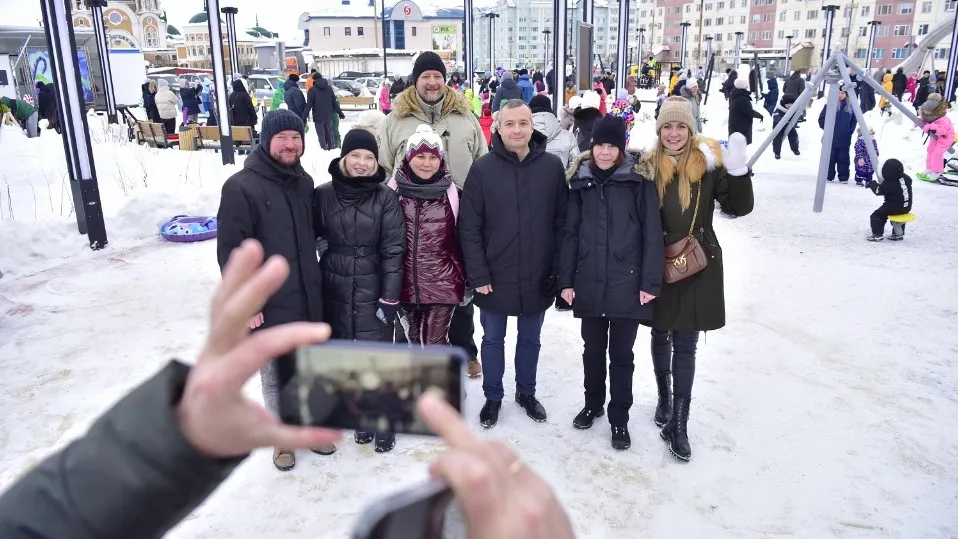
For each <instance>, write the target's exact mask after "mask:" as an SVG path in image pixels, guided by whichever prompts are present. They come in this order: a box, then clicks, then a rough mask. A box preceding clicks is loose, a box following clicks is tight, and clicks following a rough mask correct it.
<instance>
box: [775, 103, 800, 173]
mask: <svg viewBox="0 0 958 539" xmlns="http://www.w3.org/2000/svg"><path fill="white" fill-rule="evenodd" d="M794 103H795V96H793V95H791V94H785V95H784V96H783V97H782V101H781V103H779V105H778V106H777V107H775V112H774V113H773V114H772V129H775V127H776V126H777V125H778V123H779V122H781V121H782V118H784V117H785V114H786V113H787V112H788V109H790V108H792V105H793V104H794ZM785 131H788V133H786V132H785ZM786 136H787V137H788V146H789V148H791V149H792V153H793V154H795V155H802V154H801V152H799V151H798V124H797V123H796V124H795V128H794V129H791V130H789V129H784V130H782V132H780V133H779V134H778V135H776V136H775V138H774V139H773V140H772V151H773V152H775V159H781V158H782V142H783V141H784V139H785V137H786Z"/></svg>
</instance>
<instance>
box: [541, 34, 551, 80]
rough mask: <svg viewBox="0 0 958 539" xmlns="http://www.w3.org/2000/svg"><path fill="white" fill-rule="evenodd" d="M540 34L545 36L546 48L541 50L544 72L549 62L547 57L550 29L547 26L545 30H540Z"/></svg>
mask: <svg viewBox="0 0 958 539" xmlns="http://www.w3.org/2000/svg"><path fill="white" fill-rule="evenodd" d="M542 34H543V35H545V36H546V48H545V50H544V51H543V52H542V71H543V73H545V70H546V68H547V67H549V66H548V63H549V62H548V58H549V36H550V35H552V30H549V29H548V28H546V29H545V30H543V31H542Z"/></svg>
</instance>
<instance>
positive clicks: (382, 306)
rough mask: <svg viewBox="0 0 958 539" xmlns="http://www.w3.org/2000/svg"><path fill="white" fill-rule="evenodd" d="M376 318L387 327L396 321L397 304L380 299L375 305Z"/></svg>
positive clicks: (396, 302)
mask: <svg viewBox="0 0 958 539" xmlns="http://www.w3.org/2000/svg"><path fill="white" fill-rule="evenodd" d="M377 306H378V307H379V308H378V309H376V318H378V319H379V321H380V322H382V323H383V324H386V325H389V324H392V323H393V321H395V320H396V313H398V312H399V302H398V301H392V300H388V299H380V300H379V302H378V303H377Z"/></svg>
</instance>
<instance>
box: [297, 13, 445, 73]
mask: <svg viewBox="0 0 958 539" xmlns="http://www.w3.org/2000/svg"><path fill="white" fill-rule="evenodd" d="M323 3H324V4H327V3H328V4H329V5H324V7H322V8H320V9H318V10H316V11H310V12H307V13H303V14H302V15H301V16H300V18H299V28H300V29H301V30H302V31H303V34H304V35H303V37H304V39H303V45H304V46H305V47H307V48H308V49H309V50H311V51H313V52H316V53H323V52H329V53H332V52H337V51H343V50H349V49H380V48H382V47H383V43H384V41H385V46H386V48H388V49H398V50H422V51H425V50H431V51H436V52H437V53H438V54H439V55H440V56H441V57H443V59H444V60H446V62H447V63H448V64H450V65H453V64H456V63H459V62H461V60H462V57H461V55H462V53H463V11H462V9H461V8H459V9H456V8H441V7H434V6H430V5H428V4H426V3H425V2H415V1H412V0H401V1H400V2H397V3H395V4H394V5H393V6H392V7H387V8H386V10H385V13H382V10H380V9H378V8H377V7H376V6H377V4H378V2H376V1H374V0H324V2H323ZM384 20H385V29H384V28H383V21H384Z"/></svg>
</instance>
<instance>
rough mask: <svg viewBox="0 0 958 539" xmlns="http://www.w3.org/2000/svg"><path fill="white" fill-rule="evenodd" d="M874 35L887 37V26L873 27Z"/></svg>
mask: <svg viewBox="0 0 958 539" xmlns="http://www.w3.org/2000/svg"><path fill="white" fill-rule="evenodd" d="M875 37H888V27H887V26H879V27H878V28H875Z"/></svg>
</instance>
